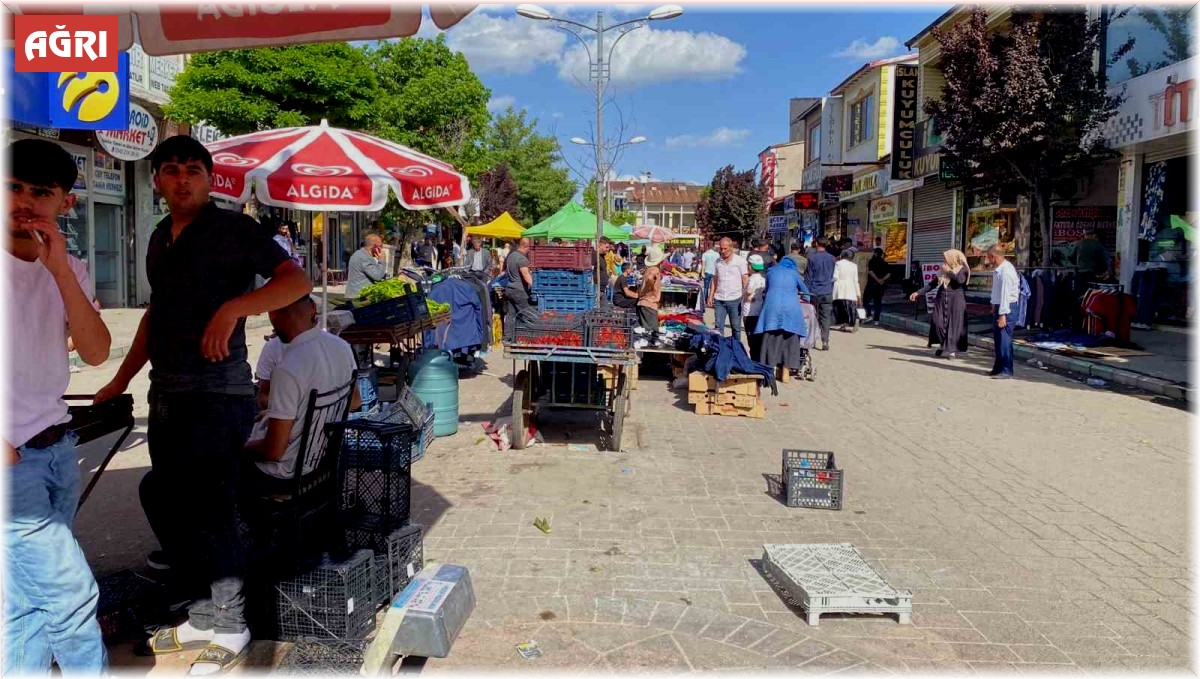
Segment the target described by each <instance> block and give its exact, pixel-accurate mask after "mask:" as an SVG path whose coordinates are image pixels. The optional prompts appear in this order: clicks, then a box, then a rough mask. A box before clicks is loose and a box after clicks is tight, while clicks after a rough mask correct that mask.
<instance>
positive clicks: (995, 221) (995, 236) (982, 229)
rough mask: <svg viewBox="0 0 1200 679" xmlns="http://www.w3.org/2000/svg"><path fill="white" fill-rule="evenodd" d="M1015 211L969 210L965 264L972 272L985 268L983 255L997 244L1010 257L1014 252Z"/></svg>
mask: <svg viewBox="0 0 1200 679" xmlns="http://www.w3.org/2000/svg"><path fill="white" fill-rule="evenodd" d="M1016 226H1017V210H1016V209H1015V208H998V209H997V208H982V209H975V210H971V211H970V213H969V214H968V215H967V233H966V250H964V254H966V256H967V262H968V263H969V264H970V265H971V269H972V270H974V271H982V270H983V269H984V268H985V267H986V260H985V258H984V255H986V254H987V251H988V249H990V248H991V247H992V246H993V245H996V244H997V243H998V244H1000V245H1002V246H1004V252H1005V254H1006V255H1007V256H1009V257H1011V256H1012V255H1013V253H1014V252H1016V242H1017V241H1016V235H1017V231H1016Z"/></svg>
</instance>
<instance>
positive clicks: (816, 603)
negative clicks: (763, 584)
mask: <svg viewBox="0 0 1200 679" xmlns="http://www.w3.org/2000/svg"><path fill="white" fill-rule="evenodd" d="M763 550H764V551H763V566H764V568H765V569H766V572H767V577H768V578H770V579H771V580H773V581H774V582H775V584H776V585H777V586H778V587H780V588H781V589H783V590H784V592H785V593H786V594H787V595H788V596H789V597H790V598H791V599H792V603H794V604H796V605H799V606H800V608H802V609H803V610H804V613H805V615H806V616H807V619H808V624H810V625H813V626H814V627H815V626H816V625H818V624H819V623H820V619H821V615H822V614H825V613H882V614H893V615H895V616H896V617H897V619H898V620H899V621H900V624H903V625H907V624H909V623H910V622H911V620H912V592H910V591H907V590H903V591H902V590H897V589H895V588H893V587H892V586H891V585H889V584H888V583H887V582H886V581H885V580H884V579H883V578H882V577H880V576H879V574H878V573H876V572H875V569H874V568H871V566H870V565H868V564H867V562H866V561H864V560H863V558H862V555H861V554H859V553H858V549H857V548H855V546H854V545H852V544H849V543H842V544H815V545H763Z"/></svg>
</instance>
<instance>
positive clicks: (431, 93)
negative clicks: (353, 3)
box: [366, 35, 491, 179]
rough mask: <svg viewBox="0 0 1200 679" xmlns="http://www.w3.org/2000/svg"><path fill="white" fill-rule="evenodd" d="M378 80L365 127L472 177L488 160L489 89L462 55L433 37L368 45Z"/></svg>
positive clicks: (443, 37)
mask: <svg viewBox="0 0 1200 679" xmlns="http://www.w3.org/2000/svg"><path fill="white" fill-rule="evenodd" d="M366 55H367V60H368V63H369V64H370V67H371V69H372V70H373V71H374V72H375V77H376V78H377V79H378V81H379V96H378V99H377V100H376V101H375V102H374V111H375V116H374V121H373V125H372V127H371V129H370V130H369V131H371V132H373V133H375V134H377V135H379V136H381V137H383V138H385V139H391V140H392V141H396V142H399V143H401V144H404V145H405V146H408V147H410V148H412V149H415V150H417V151H420V152H421V153H427V154H429V155H431V156H434V157H435V158H437V159H439V160H442V161H444V162H447V163H450V164H451V165H454V166H455V167H456V168H458V169H459V171H461V172H462V173H463V174H465V175H467V176H468V177H470V178H472V179H475V178H476V177H478V176H479V174H480V173H481V172H483V171H484V170H486V169H487V168H488V167H489V166H490V165H491V163H490V161H489V159H488V157H487V154H486V153H485V151H484V148H483V139H484V136H485V134H486V132H487V128H488V122H489V121H490V119H491V116H490V115H489V114H488V110H487V103H488V99H490V98H491V91H490V90H488V89H487V88H486V87H484V86H483V83H482V82H480V80H479V78H478V76H476V75H475V74H474V73H473V72H472V71H471V67H470V65H468V64H467V60H466V58H465V57H463V55H461V54H458V53H456V52H453V51H451V50H450V48H449V47H447V46H446V40H445V36H444V35H438V37H437V38H436V39H433V40H425V39H423V38H401V39H399V40H391V41H386V42H382V43H378V44H376V45H375V46H372V47H368V48H366Z"/></svg>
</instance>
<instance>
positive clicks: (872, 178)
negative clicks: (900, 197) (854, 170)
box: [842, 170, 887, 200]
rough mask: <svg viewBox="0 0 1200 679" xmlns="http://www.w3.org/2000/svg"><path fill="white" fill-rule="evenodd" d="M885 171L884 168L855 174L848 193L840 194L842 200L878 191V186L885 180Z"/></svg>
mask: <svg viewBox="0 0 1200 679" xmlns="http://www.w3.org/2000/svg"><path fill="white" fill-rule="evenodd" d="M886 172H887V171H886V170H871V171H869V172H867V173H865V174H861V175H856V176H855V177H854V181H853V183H852V184H851V186H850V195H846V194H842V200H849V199H850V198H857V197H858V196H861V195H864V194H868V193H874V192H876V191H878V190H879V189H880V186H881V185H883V184H885V183H886V182H887V179H886V177H885V176H884V174H885V173H886Z"/></svg>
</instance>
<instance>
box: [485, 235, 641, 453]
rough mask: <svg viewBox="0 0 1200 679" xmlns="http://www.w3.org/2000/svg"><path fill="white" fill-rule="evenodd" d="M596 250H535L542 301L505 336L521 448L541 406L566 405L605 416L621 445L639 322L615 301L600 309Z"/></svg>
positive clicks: (612, 446) (608, 433)
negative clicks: (595, 274)
mask: <svg viewBox="0 0 1200 679" xmlns="http://www.w3.org/2000/svg"><path fill="white" fill-rule="evenodd" d="M592 252H593V249H592V248H591V246H590V245H578V246H534V247H533V248H532V250H531V252H530V265H531V268H532V269H533V270H534V289H533V292H534V295H535V296H536V298H537V300H538V306H537V307H536V308H529V309H526V310H523V311H522V312H521V313H520V314H518V315H517V317H516V318H515V319H513V320H512V322H511V324H510V327H511V331H510V332H511V334H510V335H508V336H506V337H505V338H504V356H505V358H507V359H510V360H511V361H513V372H514V378H513V397H512V445H513V448H517V449H521V448H524V447H525V445H526V444H527V442H528V441H527V436H528V427H529V424H530V423H531V422H532V421H533V420H534V418H536V417H537V416H538V413H539V411H541V410H544V409H547V408H566V409H580V410H594V411H597V412H599V413H601V423H602V427H603V433H604V434H605V436H604V438H605V444H606V446H607V448H608V449H609V450H614V451H615V450H620V449H621V437H622V433H623V430H624V423H625V417H626V416H627V415H628V414H629V410H630V393H629V387H628V384H627V382H628V377H627V374H626V373H627V371H628V370H629V369H630V368H631V367H632V366H634V365H635V364H636V363H637V354H636V352H634V350H633V327H634V325H636V322H637V321H636V316H635V315H634V314H630V313H628V312H626V311H625V310H623V309H618V308H615V307H611V306H609V305H608V303H607V301H605V302H602V303H601V304H602V306H597V301H596V298H597V294H596V288H595V282H594V279H593V275H592ZM517 361H520V362H521V363H522V366H521V369H520V370H519V371H518V370H517V365H516V363H517Z"/></svg>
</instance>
